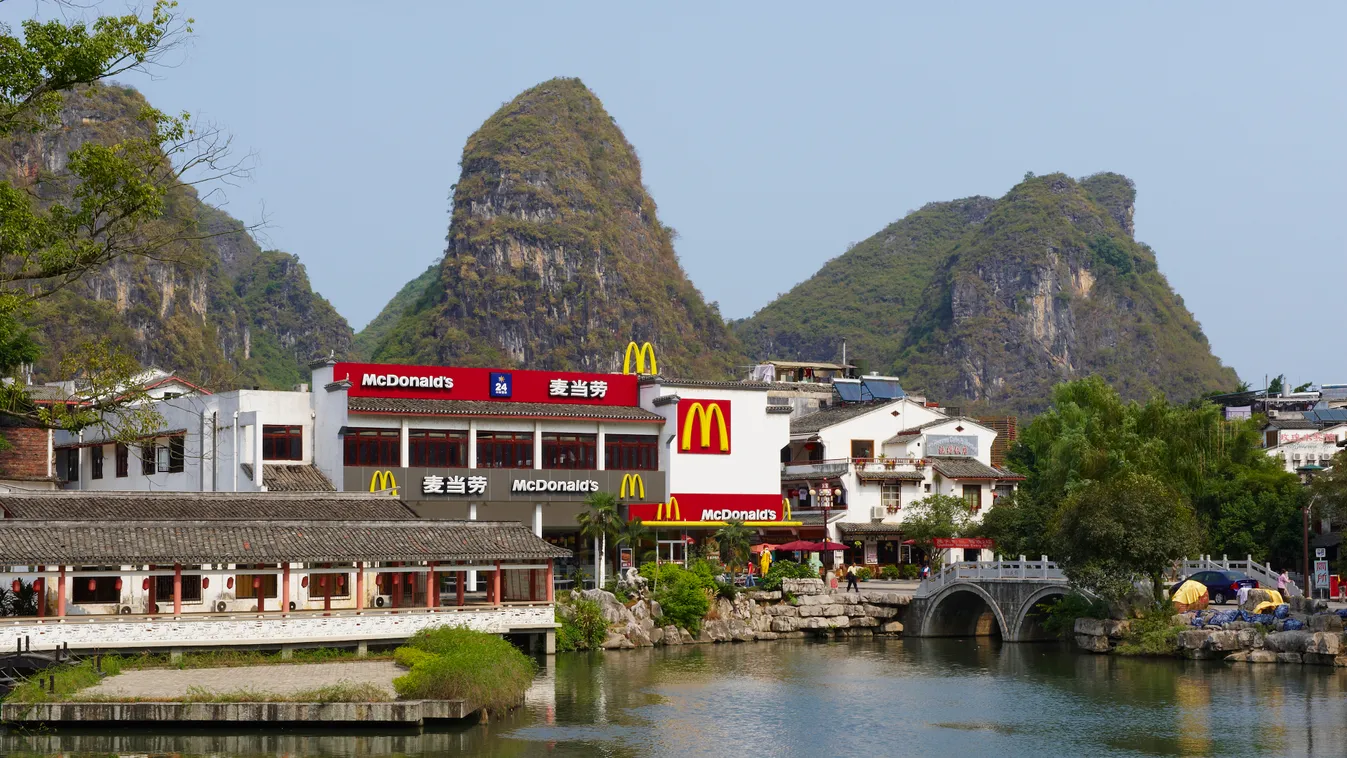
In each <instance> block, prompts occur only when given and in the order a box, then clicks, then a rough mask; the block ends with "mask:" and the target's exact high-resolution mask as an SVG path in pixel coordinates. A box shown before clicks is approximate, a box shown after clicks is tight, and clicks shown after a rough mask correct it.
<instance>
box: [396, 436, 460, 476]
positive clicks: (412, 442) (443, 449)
mask: <svg viewBox="0 0 1347 758" xmlns="http://www.w3.org/2000/svg"><path fill="white" fill-rule="evenodd" d="M407 436H408V440H407V446H408V448H409V450H408V455H410V456H411V462H410V463H409V464H408V465H411V466H425V467H426V468H438V467H443V468H467V467H468V433H467V432H466V431H461V430H453V429H412V430H410V431H409V432H408V433H407Z"/></svg>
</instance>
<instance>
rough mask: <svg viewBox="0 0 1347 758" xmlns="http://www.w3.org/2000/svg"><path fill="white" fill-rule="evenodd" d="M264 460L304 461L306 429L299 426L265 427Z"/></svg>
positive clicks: (263, 441) (263, 440) (263, 436)
mask: <svg viewBox="0 0 1347 758" xmlns="http://www.w3.org/2000/svg"><path fill="white" fill-rule="evenodd" d="M262 460H264V461H302V460H304V427H303V426H300V425H298V424H290V425H284V426H283V425H279V424H278V425H271V424H267V425H263V426H262Z"/></svg>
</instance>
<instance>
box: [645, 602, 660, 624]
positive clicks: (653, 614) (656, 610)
mask: <svg viewBox="0 0 1347 758" xmlns="http://www.w3.org/2000/svg"><path fill="white" fill-rule="evenodd" d="M646 603H648V604H649V605H650V618H652V619H659V618H660V617H661V616H663V615H664V609H663V608H661V607H660V604H659V602H657V601H655V600H647V601H646Z"/></svg>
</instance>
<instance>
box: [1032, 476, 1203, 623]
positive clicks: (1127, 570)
mask: <svg viewBox="0 0 1347 758" xmlns="http://www.w3.org/2000/svg"><path fill="white" fill-rule="evenodd" d="M1052 540H1053V543H1054V544H1055V545H1056V546H1057V550H1056V556H1057V561H1058V563H1059V565H1061V566H1062V569H1063V571H1065V572H1066V574H1067V576H1069V577H1070V578H1071V580H1072V581H1073V582H1075V583H1076V584H1078V585H1080V586H1081V587H1084V588H1086V589H1090V590H1093V591H1095V592H1096V593H1098V594H1099V595H1100V596H1102V597H1104V598H1107V599H1109V600H1115V601H1117V600H1123V599H1125V598H1126V597H1127V595H1128V594H1130V592H1131V588H1132V582H1133V581H1134V580H1136V579H1137V578H1148V579H1150V580H1151V582H1152V585H1153V586H1154V590H1155V597H1156V600H1159V599H1160V598H1161V597H1162V595H1161V593H1162V591H1163V587H1162V584H1161V574H1163V573H1164V571H1165V570H1166V569H1167V568H1168V567H1169V566H1171V565H1172V564H1173V563H1174V561H1177V560H1181V559H1182V558H1183V557H1184V556H1185V555H1189V554H1191V553H1192V552H1195V551H1196V550H1197V547H1198V533H1197V519H1196V518H1195V517H1194V515H1193V511H1192V509H1191V508H1189V507H1188V506H1187V504H1185V503H1184V502H1183V498H1182V496H1181V495H1180V494H1179V493H1178V492H1176V491H1175V490H1173V489H1171V488H1169V487H1167V486H1165V485H1164V484H1161V483H1160V481H1159V480H1158V479H1157V478H1156V477H1154V476H1150V475H1147V474H1136V473H1127V474H1124V475H1121V476H1118V477H1115V478H1113V479H1111V480H1109V481H1094V482H1090V483H1088V484H1085V485H1082V486H1080V487H1077V488H1075V489H1074V490H1073V491H1072V492H1071V494H1070V495H1069V496H1067V498H1066V500H1065V501H1064V502H1063V503H1062V507H1061V509H1060V510H1059V511H1058V512H1057V514H1056V516H1055V517H1054V519H1053V525H1052Z"/></svg>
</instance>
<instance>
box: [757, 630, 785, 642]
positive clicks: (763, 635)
mask: <svg viewBox="0 0 1347 758" xmlns="http://www.w3.org/2000/svg"><path fill="white" fill-rule="evenodd" d="M758 639H760V640H779V639H781V635H780V634H777V633H776V632H768V631H760V632H758Z"/></svg>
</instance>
